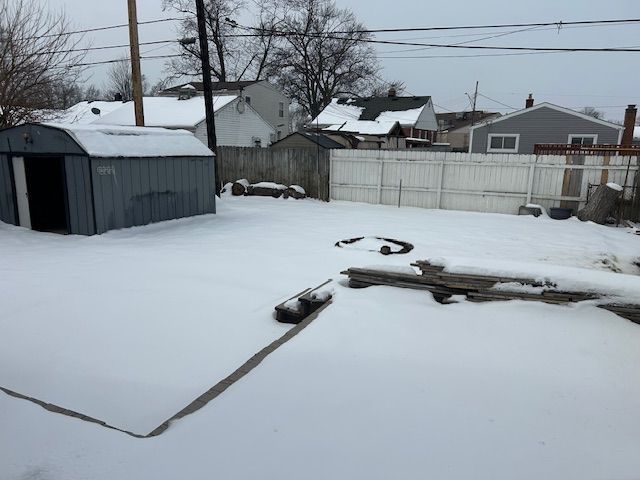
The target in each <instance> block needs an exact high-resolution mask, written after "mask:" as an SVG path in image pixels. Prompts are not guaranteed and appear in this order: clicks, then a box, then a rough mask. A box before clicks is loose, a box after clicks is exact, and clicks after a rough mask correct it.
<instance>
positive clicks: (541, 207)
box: [526, 203, 549, 217]
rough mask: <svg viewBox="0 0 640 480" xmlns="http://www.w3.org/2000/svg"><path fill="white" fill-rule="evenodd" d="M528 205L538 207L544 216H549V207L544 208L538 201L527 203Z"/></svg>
mask: <svg viewBox="0 0 640 480" xmlns="http://www.w3.org/2000/svg"><path fill="white" fill-rule="evenodd" d="M526 207H527V208H537V209H539V210H540V212H541V213H542V216H544V217H549V214H548V213H547V209H546V208H544V207H543V206H542V205H540V204H538V203H527V205H526Z"/></svg>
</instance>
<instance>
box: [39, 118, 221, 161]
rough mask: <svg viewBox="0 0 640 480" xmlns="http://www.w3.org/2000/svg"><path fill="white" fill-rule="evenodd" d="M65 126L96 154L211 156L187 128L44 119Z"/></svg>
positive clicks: (47, 125) (85, 149) (91, 154)
mask: <svg viewBox="0 0 640 480" xmlns="http://www.w3.org/2000/svg"><path fill="white" fill-rule="evenodd" d="M43 125H44V126H46V127H51V128H56V129H58V130H63V131H65V132H66V133H68V134H69V135H70V136H71V138H73V139H74V140H75V141H76V142H77V143H78V145H80V147H82V149H83V150H84V151H85V152H87V153H88V154H89V155H90V156H92V157H109V158H111V157H210V156H212V155H213V153H212V152H211V150H209V149H208V148H207V147H206V146H205V145H204V144H203V143H202V142H201V141H200V140H198V139H197V138H196V137H195V136H194V135H193V134H192V133H191V132H188V131H186V130H169V129H165V128H150V127H120V126H102V125H95V124H93V125H78V124H75V125H74V124H64V123H43Z"/></svg>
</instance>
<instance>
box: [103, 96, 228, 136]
mask: <svg viewBox="0 0 640 480" xmlns="http://www.w3.org/2000/svg"><path fill="white" fill-rule="evenodd" d="M237 98H238V96H237V95H220V96H214V97H213V108H214V110H215V111H216V112H217V111H219V110H220V109H221V108H223V107H224V106H226V105H228V104H229V103H231V102H233V101H234V100H236V99H237ZM143 103H144V122H145V125H147V126H150V127H172V128H190V129H193V128H194V127H196V126H197V125H198V124H200V123H202V122H203V121H204V120H205V118H206V115H205V109H204V97H193V98H189V99H186V100H179V99H178V98H177V97H144V101H143ZM95 123H97V124H101V125H135V124H136V118H135V111H134V104H133V102H126V103H121V102H120V107H119V108H117V109H115V110H113V111H111V112H110V113H108V114H106V115H102V116H101V117H100V118H98V119H97V120H96V121H95Z"/></svg>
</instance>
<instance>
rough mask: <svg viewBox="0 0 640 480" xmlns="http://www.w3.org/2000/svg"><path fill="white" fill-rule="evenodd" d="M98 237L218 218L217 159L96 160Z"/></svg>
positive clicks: (94, 184)
mask: <svg viewBox="0 0 640 480" xmlns="http://www.w3.org/2000/svg"><path fill="white" fill-rule="evenodd" d="M91 178H92V183H93V195H94V204H95V213H96V215H95V217H96V218H95V222H96V230H97V232H96V233H104V232H106V231H107V230H111V229H116V228H126V227H131V226H135V225H146V224H148V223H152V222H159V221H162V220H170V219H174V218H181V217H188V216H191V215H200V214H204V213H215V191H214V173H213V159H212V158H207V157H189V158H186V157H172V158H133V159H126V158H125V159H122V158H113V159H109V158H92V159H91Z"/></svg>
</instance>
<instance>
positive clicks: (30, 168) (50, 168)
mask: <svg viewBox="0 0 640 480" xmlns="http://www.w3.org/2000/svg"><path fill="white" fill-rule="evenodd" d="M24 170H25V176H26V181H27V192H28V195H29V214H30V217H31V228H33V229H34V230H39V231H41V232H55V233H65V234H66V233H69V223H68V221H67V204H66V195H65V192H66V189H65V183H64V159H63V157H48V156H47V157H40V156H38V157H25V158H24Z"/></svg>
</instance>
